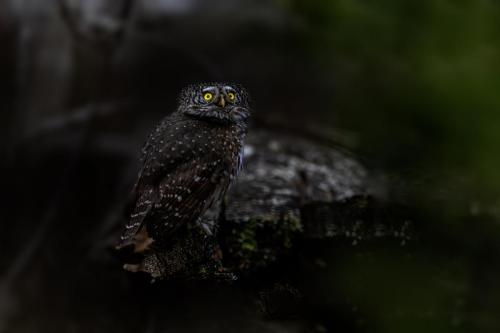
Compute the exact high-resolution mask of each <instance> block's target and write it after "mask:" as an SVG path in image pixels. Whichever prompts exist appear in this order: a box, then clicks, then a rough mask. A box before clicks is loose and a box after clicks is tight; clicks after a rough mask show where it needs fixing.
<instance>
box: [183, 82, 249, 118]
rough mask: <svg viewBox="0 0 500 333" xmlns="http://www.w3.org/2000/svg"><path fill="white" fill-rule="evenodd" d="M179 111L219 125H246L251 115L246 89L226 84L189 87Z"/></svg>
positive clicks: (184, 92)
mask: <svg viewBox="0 0 500 333" xmlns="http://www.w3.org/2000/svg"><path fill="white" fill-rule="evenodd" d="M179 110H180V111H181V112H183V113H184V114H187V115H189V116H192V117H195V118H199V119H203V120H206V121H212V122H218V123H244V122H246V120H247V118H248V117H249V115H250V108H249V102H248V95H247V93H246V91H245V89H243V88H242V87H241V86H239V85H235V84H225V83H209V84H199V85H192V86H189V87H187V88H186V89H184V90H183V92H182V93H181V99H180V105H179Z"/></svg>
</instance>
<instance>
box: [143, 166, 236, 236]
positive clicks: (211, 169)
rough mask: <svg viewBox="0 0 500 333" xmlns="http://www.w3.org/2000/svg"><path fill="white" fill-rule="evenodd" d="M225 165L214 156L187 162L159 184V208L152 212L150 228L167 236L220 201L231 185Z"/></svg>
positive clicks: (194, 219)
mask: <svg viewBox="0 0 500 333" xmlns="http://www.w3.org/2000/svg"><path fill="white" fill-rule="evenodd" d="M226 179H228V177H225V176H224V171H223V167H222V165H219V164H218V163H214V162H213V159H211V158H210V157H205V158H201V159H199V160H195V161H194V162H189V163H185V164H183V165H182V166H181V167H179V168H178V169H177V170H176V172H175V173H174V174H171V175H169V176H168V177H166V178H165V179H164V180H162V182H161V183H160V184H159V186H158V190H159V191H158V192H159V196H158V200H157V202H158V208H155V209H154V210H153V212H152V215H154V218H153V219H151V221H152V222H153V223H149V222H148V224H147V228H148V232H149V231H151V232H152V234H153V235H158V234H159V235H161V236H165V235H168V234H171V233H172V232H174V231H175V230H176V229H177V228H178V227H180V226H182V225H184V224H186V223H189V222H193V221H196V220H197V219H198V218H199V217H200V216H202V215H203V214H204V213H205V211H206V210H207V209H208V208H209V207H210V206H212V205H213V204H214V203H215V202H216V201H218V200H219V199H220V198H221V196H222V195H223V193H224V189H226V188H227V184H226Z"/></svg>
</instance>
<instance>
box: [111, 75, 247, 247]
mask: <svg viewBox="0 0 500 333" xmlns="http://www.w3.org/2000/svg"><path fill="white" fill-rule="evenodd" d="M207 88H208V89H209V90H207ZM207 91H210V93H211V95H212V97H213V98H212V101H206V100H205V101H203V97H207V96H203V94H206V92H207ZM228 93H234V94H235V96H237V99H236V98H233V99H232V100H228V101H226V102H224V101H221V99H228ZM231 97H233V96H231ZM248 116H249V106H248V101H247V96H246V93H245V92H244V90H243V89H241V88H239V87H235V88H233V87H230V86H227V85H224V84H209V85H197V86H191V87H188V88H187V89H185V90H184V91H183V93H182V95H181V100H180V105H179V108H178V110H177V111H176V112H174V113H173V114H171V115H170V116H168V117H166V118H165V119H164V120H163V121H162V122H161V123H160V124H159V125H158V127H157V128H156V129H155V131H154V132H153V133H152V134H151V135H150V137H149V139H148V141H147V142H146V144H145V145H144V148H143V155H142V163H143V165H142V169H141V171H140V173H139V178H138V181H137V183H136V186H135V189H134V194H135V208H134V210H133V212H132V214H131V217H130V220H129V222H128V223H127V225H126V226H125V231H124V233H123V235H122V238H121V243H120V245H119V247H123V246H127V245H131V244H133V245H135V246H136V249H143V248H144V246H143V245H144V244H145V243H144V242H147V243H148V244H147V245H149V243H151V242H154V244H156V245H161V244H164V243H167V242H168V237H169V235H171V234H172V233H173V232H175V230H176V229H177V228H180V227H182V226H184V225H186V224H187V223H194V222H197V220H198V219H199V218H200V217H202V216H203V214H204V213H205V212H206V210H207V209H208V208H210V207H211V206H212V205H214V204H217V203H218V202H220V200H221V199H222V197H223V196H224V194H225V193H226V191H227V189H228V187H229V185H230V183H231V181H232V180H233V179H234V177H235V176H236V175H237V172H238V170H239V168H240V166H241V162H242V161H241V156H242V150H243V140H244V137H245V134H246V128H247V119H248ZM145 235H147V236H145ZM145 248H147V246H146V247H145Z"/></svg>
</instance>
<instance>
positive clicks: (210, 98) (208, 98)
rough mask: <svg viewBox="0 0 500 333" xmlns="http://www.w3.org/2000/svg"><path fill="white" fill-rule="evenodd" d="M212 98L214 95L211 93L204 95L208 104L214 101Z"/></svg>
mask: <svg viewBox="0 0 500 333" xmlns="http://www.w3.org/2000/svg"><path fill="white" fill-rule="evenodd" d="M212 98H214V95H212V94H211V93H205V94H204V95H203V99H204V100H205V101H207V102H210V101H211V100H212Z"/></svg>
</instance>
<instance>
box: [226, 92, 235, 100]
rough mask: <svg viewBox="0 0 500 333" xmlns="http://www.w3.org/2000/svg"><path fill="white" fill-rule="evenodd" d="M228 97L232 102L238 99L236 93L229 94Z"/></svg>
mask: <svg viewBox="0 0 500 333" xmlns="http://www.w3.org/2000/svg"><path fill="white" fill-rule="evenodd" d="M227 97H228V98H229V100H230V101H234V100H235V99H236V94H235V93H232V92H230V93H228V94H227Z"/></svg>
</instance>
